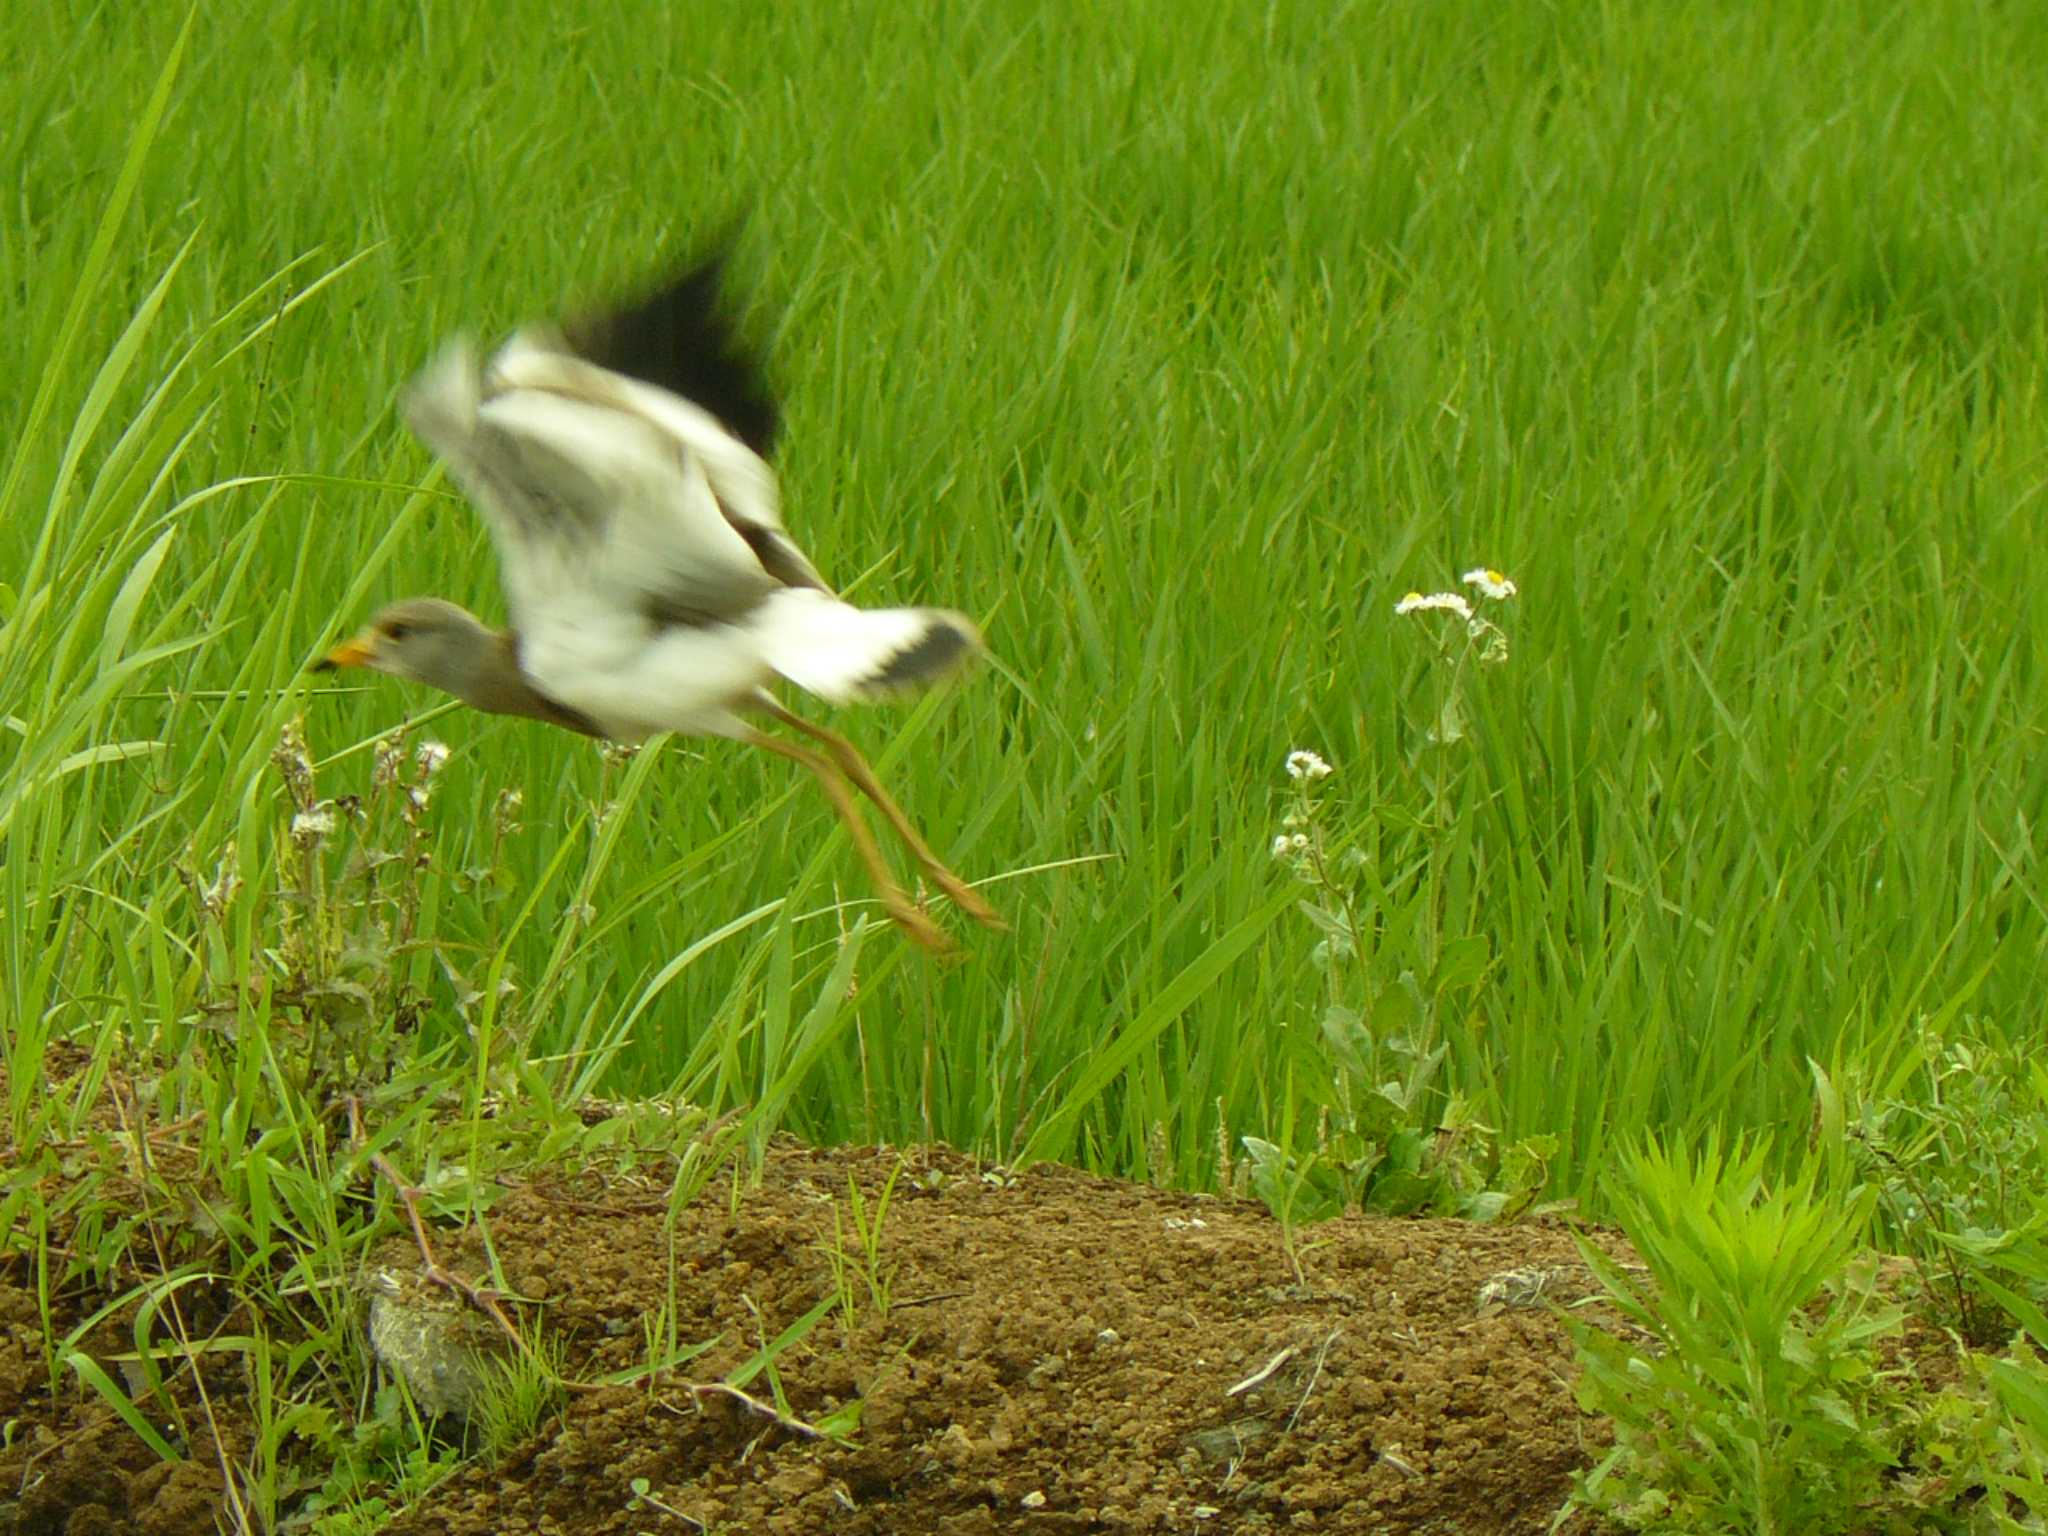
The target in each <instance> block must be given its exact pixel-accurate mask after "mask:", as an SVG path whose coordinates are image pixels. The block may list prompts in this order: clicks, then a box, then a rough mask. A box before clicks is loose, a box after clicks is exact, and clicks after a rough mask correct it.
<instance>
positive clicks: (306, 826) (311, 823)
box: [292, 800, 334, 852]
mask: <svg viewBox="0 0 2048 1536" xmlns="http://www.w3.org/2000/svg"><path fill="white" fill-rule="evenodd" d="M333 832H334V802H333V801H331V800H323V801H321V802H320V803H319V804H318V805H309V806H307V807H306V809H304V810H303V811H301V812H299V814H298V815H296V816H294V817H293V818H292V842H293V843H295V844H296V845H297V846H298V848H299V850H300V851H301V852H310V851H311V850H312V849H315V848H318V847H319V846H320V845H321V844H322V843H324V842H326V841H327V839H328V838H329V837H330V836H331V835H332V834H333Z"/></svg>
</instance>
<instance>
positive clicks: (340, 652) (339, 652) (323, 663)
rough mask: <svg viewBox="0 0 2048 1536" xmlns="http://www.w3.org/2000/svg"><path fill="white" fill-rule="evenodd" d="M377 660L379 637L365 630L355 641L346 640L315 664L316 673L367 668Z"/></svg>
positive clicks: (372, 631) (374, 632) (371, 631)
mask: <svg viewBox="0 0 2048 1536" xmlns="http://www.w3.org/2000/svg"><path fill="white" fill-rule="evenodd" d="M376 659H377V635H376V631H374V630H368V629H366V630H364V631H363V632H362V633H361V634H360V635H357V636H356V637H355V639H353V640H344V641H343V642H342V643H341V644H340V645H337V646H336V647H335V648H334V649H333V650H331V651H329V652H328V653H327V654H326V655H325V656H322V657H321V658H320V659H319V660H318V661H316V662H314V663H313V670H314V671H315V672H332V671H333V670H334V669H335V668H336V667H367V666H369V665H370V664H371V663H372V662H373V661H375V660H376Z"/></svg>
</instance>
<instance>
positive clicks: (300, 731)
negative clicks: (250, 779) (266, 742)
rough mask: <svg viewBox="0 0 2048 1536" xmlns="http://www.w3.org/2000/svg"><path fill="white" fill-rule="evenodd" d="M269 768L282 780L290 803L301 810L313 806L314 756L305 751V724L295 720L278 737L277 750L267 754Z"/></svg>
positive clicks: (286, 724) (295, 718) (297, 719)
mask: <svg viewBox="0 0 2048 1536" xmlns="http://www.w3.org/2000/svg"><path fill="white" fill-rule="evenodd" d="M270 762H271V765H272V766H273V767H274V768H276V769H277V771H278V774H279V776H280V777H282V778H283V779H284V782H285V787H286V788H287V789H289V790H290V791H291V796H292V799H293V800H295V801H297V802H298V804H299V805H300V806H302V807H303V806H307V805H310V804H312V802H313V755H312V753H310V752H309V751H307V750H306V727H305V722H304V721H303V720H301V719H299V718H298V717H296V716H294V717H293V718H292V719H290V720H288V721H286V722H285V727H284V729H283V730H282V731H280V732H278V734H277V748H276V750H275V751H273V752H272V753H271V754H270Z"/></svg>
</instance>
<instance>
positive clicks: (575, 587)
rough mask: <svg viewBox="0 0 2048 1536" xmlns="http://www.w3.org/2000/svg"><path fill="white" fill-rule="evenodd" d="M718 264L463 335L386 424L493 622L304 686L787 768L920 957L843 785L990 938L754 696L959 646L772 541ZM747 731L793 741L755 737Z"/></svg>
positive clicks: (407, 607) (843, 678)
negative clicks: (466, 518)
mask: <svg viewBox="0 0 2048 1536" xmlns="http://www.w3.org/2000/svg"><path fill="white" fill-rule="evenodd" d="M724 259H725V258H724V253H723V251H720V252H718V253H716V254H713V255H712V256H711V257H710V258H709V259H707V260H704V261H702V262H700V263H698V264H696V265H694V266H692V267H690V268H689V269H688V270H686V271H684V272H683V273H682V275H681V276H679V277H677V278H675V279H673V280H672V281H670V282H668V283H667V284H665V285H663V286H661V287H659V288H658V289H656V291H654V292H653V293H652V294H650V295H648V296H647V297H645V298H644V299H641V300H640V301H638V302H635V303H629V304H627V305H624V306H622V307H620V308H618V309H616V310H614V311H611V312H610V313H606V314H601V315H597V316H594V317H591V318H588V319H585V320H582V321H580V322H569V323H566V324H564V325H563V326H562V327H561V328H560V329H540V328H530V329H527V330H524V331H521V332H520V333H519V334H517V335H515V336H514V337H513V338H512V339H511V341H510V342H508V343H507V344H506V345H505V346H504V348H503V349H502V350H500V351H499V352H498V354H497V355H496V356H495V357H493V358H492V359H491V361H490V362H489V363H488V364H487V365H484V366H483V367H479V366H478V364H477V360H476V355H475V353H474V351H473V350H472V348H471V346H470V344H469V342H468V341H467V340H466V339H464V340H457V341H455V342H453V343H451V344H450V345H449V346H448V347H447V348H446V349H445V350H444V351H443V352H442V353H441V354H440V356H439V357H438V358H437V359H435V361H433V362H432V363H431V364H429V365H428V367H427V368H426V370H425V371H424V372H423V373H421V374H420V376H419V377H418V379H416V380H415V381H414V382H413V384H412V386H411V388H410V389H409V390H408V392H407V394H406V397H405V418H406V421H407V423H408V425H410V426H411V428H412V430H413V432H414V433H415V434H416V435H417V436H418V437H419V438H420V439H421V440H422V441H424V442H425V443H426V444H427V446H428V447H429V448H431V449H433V450H434V452H435V453H437V454H438V455H439V456H440V457H441V458H442V460H444V461H445V462H446V464H447V466H448V469H449V472H450V474H451V475H452V476H453V477H454V479H455V481H456V483H457V484H458V485H459V486H461V487H462V489H463V491H464V492H465V493H466V494H467V495H468V497H469V499H470V500H471V501H472V502H474V503H475V504H476V506H477V508H478V510H479V511H481V512H482V514H483V517H484V521H485V522H486V523H487V524H488V525H489V526H490V530H491V535H492V539H493V542H494V543H495V544H496V546H497V551H498V573H499V582H500V585H501V586H502V588H503V590H504V595H505V604H506V609H507V612H508V616H509V619H510V623H509V626H508V627H507V628H505V629H502V630H500V629H493V628H491V627H490V626H488V625H487V624H485V623H484V622H483V621H482V620H481V619H479V618H477V617H476V616H475V615H474V614H472V613H470V612H468V611H467V610H466V609H463V608H461V607H458V606H457V605H456V604H454V603H451V602H447V601H445V600H443V599H441V598H436V597H415V598H409V599H407V600H405V601H404V602H398V603H393V604H392V605H391V606H389V607H388V608H385V609H384V610H383V611H382V612H380V613H379V614H377V615H376V617H375V618H373V619H372V620H371V621H370V623H369V626H368V627H367V628H365V629H364V630H363V631H362V632H361V633H360V634H358V635H357V636H356V637H355V638H354V639H352V640H349V641H346V642H344V643H343V644H341V645H338V646H336V647H335V648H334V649H333V650H330V651H329V652H327V654H326V655H325V656H323V657H322V658H321V659H320V660H319V661H317V662H316V663H315V664H314V670H316V671H325V670H328V669H330V668H334V667H368V668H371V669H373V670H375V671H379V672H388V673H390V674H392V675H394V676H397V677H402V678H406V679H409V680H411V681H413V682H418V683H425V684H427V685H428V686H430V687H433V688H439V689H441V690H442V691H444V692H447V693H452V694H454V695H455V696H456V697H457V698H459V699H461V700H462V701H463V702H464V703H466V704H468V705H470V706H471V707H472V708H475V709H481V710H484V711H486V712H488V713H491V714H499V715H523V716H527V717H530V718H532V719H536V720H543V721H547V722H548V723H550V724H553V725H559V726H563V727H566V728H567V729H569V730H572V731H579V732H581V733H583V734H584V735H586V736H596V737H602V738H605V739H608V740H612V741H619V742H638V741H641V740H643V739H645V738H646V737H649V736H652V735H654V734H656V733H658V732H661V731H674V732H677V733H679V734H684V735H706V736H727V737H733V738H736V739H738V740H740V741H744V742H748V743H750V744H752V745H754V746H757V747H763V748H766V749H767V750H768V751H770V752H775V753H778V754H780V755H781V756H783V757H786V758H789V759H791V760H792V761H794V762H798V763H801V764H803V766H804V767H805V768H807V769H809V770H810V771H811V772H812V773H813V774H814V775H816V777H817V780H818V783H819V784H820V785H821V786H822V787H823V789H824V791H825V794H826V796H827V797H828V798H829V799H830V800H831V802H832V807H833V809H834V810H835V811H836V812H837V813H838V815H839V818H840V820H841V821H842V822H844V823H845V825H846V830H847V834H848V836H849V837H850V838H851V839H852V841H853V846H854V849H855V851H856V852H857V853H858V854H859V855H860V858H861V862H862V863H863V864H865V865H866V867H867V871H868V875H869V877H870V878H871V879H872V880H873V882H874V886H875V891H876V894H877V895H878V896H879V897H880V899H881V902H882V905H883V907H884V908H885V909H886V910H887V911H888V913H889V915H890V917H891V918H893V919H894V920H895V921H896V922H897V924H899V925H900V926H901V927H902V929H903V930H904V932H905V933H906V934H908V935H909V937H910V938H912V939H914V940H915V941H916V942H918V943H919V944H921V945H923V946H925V947H926V948H928V949H932V950H944V949H947V948H949V947H950V941H949V940H948V938H947V936H946V935H945V933H944V931H943V930H942V929H940V928H939V926H938V925H937V924H936V923H934V922H933V921H932V919H931V917H930V916H929V915H928V914H927V913H926V912H925V911H923V910H922V909H921V908H920V907H918V906H917V905H916V904H915V903H913V902H912V901H911V899H910V898H909V897H908V896H907V895H906V894H905V893H904V891H903V888H902V887H901V886H900V885H898V884H897V882H896V880H895V877H894V876H893V875H892V874H891V873H890V870H889V866H888V864H887V863H886V862H885V861H884V860H883V857H882V854H881V850H880V849H879V848H878V847H877V846H876V844H875V839H874V836H873V834H872V833H871V832H870V831H869V829H868V826H867V823H866V822H865V821H864V820H863V819H862V816H861V812H860V807H859V804H858V802H857V801H856V800H855V799H854V795H853V791H854V790H855V789H858V790H859V791H860V792H861V793H862V794H864V795H866V796H867V798H868V799H869V800H871V801H873V802H874V805H875V807H876V809H877V810H879V811H880V812H881V814H882V816H883V818H884V819H885V820H886V821H887V822H888V823H889V825H890V826H891V827H892V828H894V829H895V831H896V833H897V835H898V836H900V837H901V838H902V839H903V842H904V844H905V845H906V846H907V847H908V848H909V850H910V852H911V854H912V855H913V856H914V857H915V858H916V860H917V862H918V864H919V865H921V866H922V867H923V869H924V871H925V873H926V874H927V875H928V876H929V877H930V879H931V881H932V883H933V884H934V885H935V886H937V887H938V889H939V890H941V891H942V892H944V893H945V894H946V896H947V897H949V898H950V899H951V900H952V902H953V904H954V905H955V906H957V907H958V908H959V909H960V910H961V911H962V912H964V913H966V914H967V915H968V916H969V917H971V918H973V919H974V920H975V921H976V922H978V923H981V924H983V925H985V926H987V927H990V928H1001V927H1003V926H1004V925H1003V922H1002V919H1001V918H1000V917H998V916H997V914H996V912H995V910H994V909H993V908H992V907H990V906H989V905H988V903H987V902H986V901H984V900H983V899H982V898H981V896H980V895H979V894H978V893H977V892H976V891H975V890H974V889H973V888H972V887H971V886H969V885H968V884H967V883H966V882H965V881H963V880H962V879H961V878H960V877H959V876H958V875H956V874H954V873H953V871H952V870H950V869H948V868H947V867H946V865H945V864H944V863H943V862H942V861H941V860H940V859H939V857H938V855H937V854H935V853H934V852H932V850H931V848H930V847H929V846H928V845H927V844H926V842H925V840H924V839H923V838H922V837H921V836H919V834H918V831H917V829H916V827H915V826H913V825H912V824H911V821H910V818H909V817H907V816H906V815H904V813H903V811H902V809H901V808H900V807H899V806H898V805H897V804H896V802H895V801H894V800H893V799H891V798H890V796H889V793H888V791H887V790H885V789H884V788H883V787H882V785H881V782H880V781H879V780H878V779H877V778H876V777H875V773H874V770H873V769H872V768H871V767H870V766H869V765H868V762H867V760H866V759H865V758H864V757H862V756H861V754H860V752H859V750H858V749H856V748H855V747H854V745H853V744H852V743H851V742H849V741H848V740H847V739H846V738H845V737H843V736H841V735H839V734H838V733H836V732H834V731H830V730H827V729H826V728H824V727H823V726H821V725H818V724H816V723H814V722H812V721H809V720H806V719H804V718H803V717H802V716H801V715H798V714H796V713H795V712H794V711H792V710H790V709H788V708H786V707H784V706H783V704H782V703H781V702H780V701H779V700H778V699H777V698H776V697H775V696H774V694H772V693H771V692H769V685H770V684H771V683H772V682H774V681H775V680H777V679H781V680H783V681H787V682H790V683H794V684H795V685H796V686H797V687H798V688H801V689H803V690H805V691H806V692H808V693H812V694H815V695H817V696H818V697H820V698H823V699H826V700H828V701H830V702H832V703H844V702H848V701H853V700H861V699H873V698H878V697H885V696H889V695H893V694H900V693H905V692H909V691H911V690H914V689H917V688H920V687H924V686H926V685H929V684H931V683H934V682H937V681H938V680H940V679H941V678H944V677H946V676H949V675H951V674H952V673H954V672H956V671H958V670H959V669H960V668H961V667H962V666H964V665H965V664H966V663H968V662H969V661H971V660H972V659H973V658H974V657H975V656H976V655H977V654H978V653H979V652H980V650H981V635H980V632H979V631H978V630H977V629H976V628H975V626H974V625H973V623H971V622H970V621H969V620H968V619H967V618H966V617H965V616H964V615H962V614H959V613H955V612H953V611H951V610H949V609H944V608H857V607H854V606H853V605H852V604H850V603H847V602H845V601H843V600H842V599H840V598H839V597H838V596H836V595H835V594H834V593H833V591H832V589H831V588H830V587H829V586H827V585H826V583H825V580H824V578H823V577H822V576H820V575H819V574H818V572H817V570H816V568H815V567H813V566H812V564H811V562H810V561H809V560H808V559H807V558H806V557H805V555H804V553H803V551H802V550H801V549H799V548H798V547H797V545H796V544H795V542H794V541H792V540H791V539H790V537H789V535H788V534H787V533H786V532H784V531H783V527H782V516H781V511H780V507H779V502H780V496H779V493H778V490H777V485H776V478H775V472H774V471H773V470H772V469H771V468H770V467H769V465H768V459H767V456H768V454H769V452H770V451H771V449H772V446H773V442H774V438H775V434H776V430H777V426H778V421H779V416H778V411H777V407H776V403H775V400H774V397H773V396H772V395H771V394H770V392H769V390H768V386H767V382H766V379H765V378H764V376H763V373H762V369H761V364H760V361H759V359H758V358H757V357H756V356H754V355H753V354H751V353H750V352H748V351H747V350H746V349H744V348H743V347H742V346H741V345H740V344H739V343H738V341H737V340H736V339H735V337H734V335H733V330H732V327H731V324H730V323H729V321H728V319H727V317H726V314H725V311H724V310H723V309H722V308H721V305H720V296H719V289H720V278H721V274H722V269H723V266H724ZM762 718H765V719H767V720H770V721H774V722H776V723H778V724H780V725H782V726H784V727H786V728H788V729H790V730H792V731H795V732H797V733H799V734H801V735H803V736H805V737H808V738H809V739H810V741H811V742H813V743H815V744H816V745H815V746H807V745H804V744H802V743H799V742H796V741H791V740H789V739H787V738H785V737H781V736H773V735H769V734H768V733H766V732H765V731H762V730H760V729H759V728H758V727H757V726H756V725H755V724H754V720H755V719H762Z"/></svg>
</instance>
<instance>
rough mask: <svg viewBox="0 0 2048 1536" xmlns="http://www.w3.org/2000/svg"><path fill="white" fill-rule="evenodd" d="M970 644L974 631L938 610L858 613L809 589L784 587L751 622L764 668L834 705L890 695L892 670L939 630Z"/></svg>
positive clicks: (961, 620) (958, 617)
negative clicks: (955, 634) (888, 675)
mask: <svg viewBox="0 0 2048 1536" xmlns="http://www.w3.org/2000/svg"><path fill="white" fill-rule="evenodd" d="M942 626H943V627H945V628H949V629H955V630H958V631H959V632H960V633H961V634H962V635H963V636H965V637H968V638H969V642H970V644H971V643H973V637H974V634H975V631H974V626H973V625H972V624H971V623H970V622H968V620H967V619H966V618H964V617H963V616H961V615H960V614H957V613H949V612H947V611H946V610H944V609H938V608H856V607H854V606H853V605H852V604H851V603H843V602H841V601H840V600H839V599H838V598H836V597H832V596H829V595H827V594H826V593H823V592H819V591H815V590H814V589H812V588H809V587H786V588H784V589H783V590H782V591H780V592H777V593H775V594H774V595H773V596H771V597H770V598H769V599H768V601H767V602H765V603H763V604H762V605H761V607H760V609H759V610H758V611H757V612H756V613H754V614H753V615H751V616H750V618H749V620H748V624H747V628H748V629H749V630H750V631H751V632H752V633H753V634H754V635H756V636H758V637H759V639H760V644H761V654H762V656H763V658H764V659H765V660H766V661H767V663H768V665H769V666H770V667H772V668H774V669H775V671H776V672H778V673H779V674H781V675H782V676H783V677H786V678H788V679H789V680H790V681H791V682H792V683H795V684H796V685H797V687H799V688H801V689H803V690H804V691H805V692H806V693H815V694H816V695H817V696H818V697H819V698H821V699H829V700H830V701H831V702H833V703H834V704H844V703H846V702H847V701H849V700H851V699H860V698H871V697H874V696H875V695H877V694H878V693H887V692H889V691H890V689H889V688H888V687H887V685H886V684H885V682H884V678H885V675H886V673H887V671H888V668H889V664H890V663H891V662H892V661H894V660H895V659H896V658H897V657H899V656H901V655H902V654H903V653H904V652H905V651H908V650H911V649H913V648H915V647H916V646H917V645H918V644H919V643H920V642H921V641H923V640H924V639H925V638H926V637H927V636H928V635H930V634H931V632H932V630H933V629H935V628H938V627H942Z"/></svg>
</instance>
